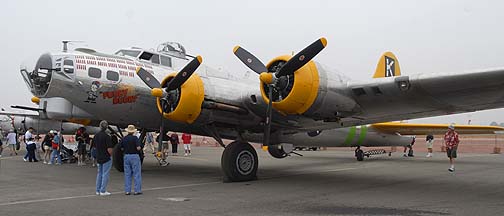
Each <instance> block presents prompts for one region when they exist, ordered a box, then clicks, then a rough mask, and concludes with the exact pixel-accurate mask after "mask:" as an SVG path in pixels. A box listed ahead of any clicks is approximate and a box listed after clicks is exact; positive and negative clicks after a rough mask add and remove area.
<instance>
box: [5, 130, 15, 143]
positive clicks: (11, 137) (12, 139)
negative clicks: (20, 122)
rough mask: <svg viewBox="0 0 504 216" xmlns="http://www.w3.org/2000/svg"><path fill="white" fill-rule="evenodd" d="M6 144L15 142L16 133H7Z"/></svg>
mask: <svg viewBox="0 0 504 216" xmlns="http://www.w3.org/2000/svg"><path fill="white" fill-rule="evenodd" d="M7 144H16V133H14V132H10V133H9V134H7Z"/></svg>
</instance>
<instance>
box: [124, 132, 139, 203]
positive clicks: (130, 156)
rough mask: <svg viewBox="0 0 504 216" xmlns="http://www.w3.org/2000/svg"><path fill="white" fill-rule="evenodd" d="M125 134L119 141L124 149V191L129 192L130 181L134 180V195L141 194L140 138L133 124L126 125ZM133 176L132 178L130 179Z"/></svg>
mask: <svg viewBox="0 0 504 216" xmlns="http://www.w3.org/2000/svg"><path fill="white" fill-rule="evenodd" d="M126 132H128V135H126V136H125V137H124V138H123V139H122V140H121V143H120V146H121V149H123V151H124V193H125V194H126V195H130V194H131V181H132V180H134V182H135V184H134V191H135V192H134V193H133V194H134V195H140V194H142V172H141V169H142V165H141V164H140V151H141V150H142V147H141V144H140V140H139V139H138V137H137V136H135V133H136V132H137V129H136V128H135V126H134V125H128V127H127V128H126ZM132 177H133V179H132Z"/></svg>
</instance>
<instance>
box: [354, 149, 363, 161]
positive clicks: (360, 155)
mask: <svg viewBox="0 0 504 216" xmlns="http://www.w3.org/2000/svg"><path fill="white" fill-rule="evenodd" d="M355 157H357V161H363V160H364V151H362V150H360V149H358V150H357V151H355Z"/></svg>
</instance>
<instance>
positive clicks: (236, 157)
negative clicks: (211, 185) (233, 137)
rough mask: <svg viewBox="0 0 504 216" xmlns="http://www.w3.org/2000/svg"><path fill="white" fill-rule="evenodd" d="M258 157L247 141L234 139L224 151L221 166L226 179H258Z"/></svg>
mask: <svg viewBox="0 0 504 216" xmlns="http://www.w3.org/2000/svg"><path fill="white" fill-rule="evenodd" d="M258 162H259V161H258V158H257V153H256V151H255V149H254V148H253V147H252V146H251V145H250V144H249V143H247V142H242V141H234V142H232V143H230V144H229V145H227V146H226V148H225V149H224V152H223V153H222V158H221V166H222V171H223V172H224V175H225V177H226V179H225V181H230V182H241V181H251V180H255V179H257V167H258V164H259V163H258Z"/></svg>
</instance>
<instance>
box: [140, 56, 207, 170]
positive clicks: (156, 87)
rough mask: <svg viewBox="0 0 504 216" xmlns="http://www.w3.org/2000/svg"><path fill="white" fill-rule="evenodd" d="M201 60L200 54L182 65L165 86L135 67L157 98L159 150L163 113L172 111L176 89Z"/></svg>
mask: <svg viewBox="0 0 504 216" xmlns="http://www.w3.org/2000/svg"><path fill="white" fill-rule="evenodd" d="M202 61H203V58H201V56H196V57H195V58H194V59H193V60H191V61H190V62H189V63H188V64H187V65H186V66H184V68H182V70H180V72H178V73H177V75H175V77H174V78H173V79H171V80H170V81H169V82H168V83H166V85H165V87H163V86H161V83H160V82H159V81H158V80H157V79H156V77H154V76H153V75H152V74H151V73H149V72H148V71H147V70H145V69H143V68H142V67H138V68H137V75H138V76H139V77H140V79H141V80H142V81H143V82H144V83H145V84H146V85H147V86H149V88H151V94H152V95H153V96H155V97H158V98H159V103H160V105H161V127H160V130H159V136H160V140H161V143H160V145H159V148H158V151H159V152H163V144H162V142H163V140H164V136H165V134H164V133H165V131H164V129H165V128H164V113H165V112H171V111H173V109H174V107H173V106H174V105H176V103H177V101H178V98H179V90H178V89H179V88H180V87H181V86H182V85H183V84H184V83H185V82H186V81H187V80H188V79H189V78H190V77H191V75H192V74H193V73H194V71H196V69H198V67H199V66H200V64H201V62H202ZM162 154H163V153H162ZM163 155H164V154H163ZM162 161H163V163H164V164H167V163H166V161H165V158H164V156H163V160H162ZM164 164H162V165H164Z"/></svg>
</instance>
